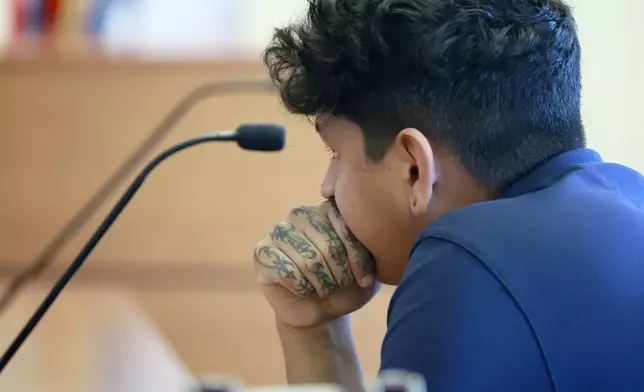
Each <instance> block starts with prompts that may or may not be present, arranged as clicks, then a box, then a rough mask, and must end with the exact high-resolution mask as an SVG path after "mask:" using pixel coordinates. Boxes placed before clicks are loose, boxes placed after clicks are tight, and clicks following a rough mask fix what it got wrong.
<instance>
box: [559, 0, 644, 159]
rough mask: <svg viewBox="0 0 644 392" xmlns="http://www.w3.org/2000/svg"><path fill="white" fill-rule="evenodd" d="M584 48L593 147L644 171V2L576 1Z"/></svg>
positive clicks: (587, 119) (587, 114)
mask: <svg viewBox="0 0 644 392" xmlns="http://www.w3.org/2000/svg"><path fill="white" fill-rule="evenodd" d="M571 4H572V5H573V7H575V15H576V18H577V24H578V25H579V32H580V36H581V42H582V48H583V80H584V90H583V96H582V97H583V116H584V122H585V125H586V130H587V133H588V141H589V144H590V146H591V147H593V148H595V149H597V150H598V151H599V152H600V153H602V155H603V156H604V158H605V159H606V160H610V161H617V162H620V163H624V164H626V165H629V166H631V167H633V168H635V169H637V170H639V171H641V172H644V126H643V125H642V120H641V117H642V114H643V113H644V107H642V106H643V104H644V99H643V98H642V94H643V92H644V76H643V74H644V43H643V42H642V41H644V19H642V15H643V14H644V2H642V1H641V0H611V1H602V0H573V1H571Z"/></svg>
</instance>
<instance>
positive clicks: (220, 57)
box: [0, 0, 644, 390]
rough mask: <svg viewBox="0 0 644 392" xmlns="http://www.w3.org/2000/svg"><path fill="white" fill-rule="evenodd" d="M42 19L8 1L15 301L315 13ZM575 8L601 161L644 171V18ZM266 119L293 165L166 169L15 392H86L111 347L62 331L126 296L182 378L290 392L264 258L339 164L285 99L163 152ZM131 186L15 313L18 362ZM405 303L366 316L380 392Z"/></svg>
mask: <svg viewBox="0 0 644 392" xmlns="http://www.w3.org/2000/svg"><path fill="white" fill-rule="evenodd" d="M31 3H34V4H36V3H37V2H33V1H31V0H29V1H23V0H18V1H17V2H12V1H11V0H3V1H2V3H1V4H2V6H1V7H0V46H1V47H2V53H3V56H2V58H1V59H0V86H1V88H0V181H1V182H0V281H3V282H4V284H5V285H6V284H7V282H8V281H9V279H11V277H13V276H15V275H16V274H17V273H19V272H20V271H21V270H22V269H23V268H24V267H25V266H26V264H27V263H29V262H30V261H31V260H32V259H33V258H34V257H35V255H36V254H37V253H38V252H39V251H40V250H41V249H42V247H43V246H44V245H45V244H46V243H47V241H48V240H50V239H51V238H52V236H53V235H54V233H56V231H57V230H58V229H59V228H60V227H61V226H62V225H63V224H64V223H65V222H66V220H67V219H68V218H69V217H70V216H71V215H72V214H73V213H74V212H75V211H76V210H77V209H78V208H79V207H80V205H81V204H82V203H83V202H85V201H86V199H87V198H88V197H89V196H90V195H91V194H92V192H93V191H95V190H96V189H97V188H98V187H99V185H100V184H102V182H103V181H104V180H105V178H106V176H107V175H109V174H110V173H111V172H112V170H113V169H114V168H115V167H116V166H117V165H118V164H119V163H120V162H121V161H122V160H123V159H124V158H125V157H126V156H127V155H128V154H129V153H130V152H132V151H133V150H134V149H135V148H136V146H137V145H138V144H139V143H140V142H141V141H142V140H143V139H144V138H145V137H146V136H147V135H148V133H149V132H150V131H151V129H152V128H153V127H154V126H155V125H156V124H158V123H159V122H160V120H161V119H162V118H163V117H164V115H165V114H166V113H167V112H168V111H169V110H170V109H171V108H172V107H173V105H174V104H176V103H177V102H178V101H179V100H180V99H181V98H182V97H184V96H185V95H186V94H187V93H188V92H189V91H191V90H192V89H194V88H195V87H197V86H199V85H200V84H202V83H205V82H209V81H214V80H232V79H243V78H253V79H262V78H265V77H266V73H265V70H264V69H263V67H262V65H261V64H260V61H259V57H260V54H261V51H262V49H263V47H264V46H265V45H266V43H267V42H268V40H269V39H270V33H271V30H272V28H273V27H274V26H275V25H279V24H283V23H285V22H287V21H288V20H290V19H292V18H293V17H295V16H296V15H298V14H301V13H302V11H303V10H304V7H305V5H306V1H305V0H279V1H277V0H276V1H265V0H243V1H242V0H236V1H234V2H233V1H224V0H212V1H210V0H201V1H199V0H183V1H182V2H177V1H173V0H140V1H135V0H113V1H98V0H97V1H96V2H89V1H80V0H78V1H76V0H75V1H69V2H65V1H60V2H51V4H49V3H48V2H46V1H45V2H41V3H42V4H45V3H47V4H49V7H50V8H48V9H45V10H44V11H43V10H42V9H41V10H40V13H36V14H35V15H40V17H41V19H37V18H36V19H34V18H35V17H34V14H30V13H29V12H32V13H33V12H34V11H33V9H32V10H31V11H29V9H30V8H29V6H30V4H31ZM54 3H56V4H54ZM571 3H572V5H573V6H574V7H575V9H576V15H577V20H578V24H579V30H580V34H581V39H582V45H583V56H584V64H583V67H584V95H583V115H584V121H585V124H586V128H587V132H588V137H589V142H590V145H591V147H593V148H596V149H598V150H599V151H600V152H601V153H602V154H603V155H604V157H605V158H606V159H607V160H610V161H617V162H620V163H624V164H627V165H630V166H632V167H634V168H636V169H638V170H641V171H644V157H643V156H644V155H643V154H642V152H641V149H642V147H641V146H643V145H644V136H643V132H642V131H644V129H643V127H642V125H641V121H640V106H641V104H642V103H643V102H644V101H643V100H642V98H641V91H642V90H643V89H644V77H643V76H642V69H644V68H643V67H642V64H643V62H644V50H643V49H642V45H641V40H642V39H643V38H644V27H642V26H643V25H644V24H643V23H642V21H641V20H640V19H641V15H642V14H644V5H643V3H641V2H640V1H637V0H615V1H613V2H609V3H607V2H600V1H594V0H590V1H588V0H586V1H582V0H575V1H572V2H571ZM42 4H41V6H43V5H42ZM52 4H54V5H52ZM16 6H19V7H18V10H19V12H16V9H17V8H16ZM31 6H33V4H31ZM45 8H46V7H45ZM45 11H46V12H45ZM42 15H49V17H43V16H42ZM257 121H266V122H278V123H281V124H284V125H285V126H286V127H287V129H288V141H287V149H286V150H285V151H284V152H282V153H279V154H257V153H248V152H244V151H240V150H238V149H237V148H236V147H235V146H232V145H209V146H204V147H201V148H197V149H194V150H191V151H189V152H186V153H183V154H180V155H177V156H176V157H174V158H173V159H171V160H170V161H168V162H166V163H165V164H163V165H162V166H161V167H160V168H159V169H158V170H157V171H156V172H155V173H154V174H153V175H152V176H151V178H150V179H149V180H148V182H147V183H146V185H145V186H144V187H143V188H142V190H141V191H140V193H139V194H138V196H137V197H136V198H135V199H134V201H133V202H132V203H131V204H130V206H129V207H128V209H127V210H126V212H125V213H124V214H123V215H122V217H121V218H120V219H119V221H118V222H117V224H116V225H115V226H114V227H113V228H112V230H111V231H110V232H109V234H108V235H107V236H106V238H105V239H104V240H103V242H102V243H101V244H100V246H99V247H98V248H97V249H96V251H95V252H94V254H93V255H92V257H91V258H90V260H89V262H88V264H87V265H86V266H85V267H84V269H83V271H82V272H81V273H80V274H79V276H78V277H77V279H76V280H75V281H74V284H73V285H72V287H71V290H69V292H67V293H66V294H64V295H63V297H64V298H66V301H68V302H67V303H65V304H61V305H60V306H58V305H57V306H54V308H53V309H52V311H51V313H52V314H51V315H50V316H49V317H48V318H46V319H45V320H44V321H43V323H42V325H41V326H40V327H39V329H37V331H36V335H38V336H39V337H37V338H35V339H34V341H33V342H30V343H29V344H28V345H27V346H26V348H25V353H22V354H20V355H19V357H17V360H16V362H15V363H14V364H12V366H13V370H12V372H13V373H12V374H13V375H14V377H13V378H12V379H11V380H12V381H11V382H12V383H18V382H19V381H18V380H21V379H27V378H30V377H31V378H34V377H35V378H36V379H42V381H43V382H48V385H49V386H50V387H56V385H60V386H61V387H60V388H61V390H63V389H64V388H66V389H65V390H82V387H81V384H80V383H79V381H77V380H76V381H75V378H74V377H72V376H70V377H69V378H67V379H65V382H63V381H62V378H60V377H58V378H53V380H57V381H51V380H52V378H51V377H53V376H51V375H50V374H49V373H48V372H45V371H44V370H43V369H46V368H50V367H52V366H53V367H56V366H61V367H64V366H63V364H62V362H65V361H66V362H65V363H74V361H77V362H79V361H80V362H86V361H87V359H86V358H88V357H87V354H82V355H81V354H79V353H85V352H87V351H91V352H94V351H95V350H97V349H96V348H95V346H96V344H97V339H99V338H98V337H96V338H91V337H90V338H88V337H87V336H94V335H87V334H85V335H83V336H85V338H80V337H78V336H76V335H74V334H69V333H68V334H64V333H62V332H61V331H65V330H69V329H70V328H74V327H75V326H76V328H80V327H78V325H84V326H85V327H83V328H87V329H88V330H91V329H92V328H97V327H96V323H92V322H91V321H92V320H94V319H95V317H96V316H95V315H94V313H93V312H96V311H97V309H99V310H100V308H101V307H102V306H106V309H107V308H109V309H113V308H114V306H116V305H112V302H109V301H112V300H111V298H114V297H118V298H120V299H119V301H120V302H118V301H117V302H118V303H119V304H122V303H127V304H128V305H127V306H126V308H127V309H128V310H127V312H126V311H125V310H124V311H122V312H121V311H119V310H118V309H120V308H118V307H117V308H116V310H114V314H115V315H122V314H125V313H127V314H130V313H136V314H138V315H139V316H140V317H145V318H146V320H148V321H147V324H146V325H147V327H146V328H148V330H149V333H150V335H149V336H154V339H158V340H159V341H162V342H163V343H162V344H163V345H167V347H169V350H171V351H173V352H174V353H175V355H176V358H178V359H177V363H178V364H179V365H177V366H180V367H183V368H185V369H186V370H187V371H188V372H194V373H197V374H207V373H221V374H227V375H231V376H235V377H241V378H243V379H244V380H245V381H246V382H247V383H248V384H253V385H255V384H272V383H282V382H283V381H284V375H283V367H282V364H281V356H280V355H281V354H280V350H279V345H278V342H277V340H276V336H275V332H274V327H273V319H272V314H271V312H270V309H269V307H268V305H266V304H265V303H264V301H263V298H262V296H261V293H260V292H259V291H258V289H257V288H256V287H255V285H254V278H253V272H252V260H251V252H252V247H253V245H254V243H255V242H256V241H258V240H259V239H261V238H262V237H263V236H264V235H265V234H266V233H267V232H268V231H269V230H270V229H271V227H272V226H273V224H275V223H276V222H278V221H280V220H281V219H283V218H284V217H285V216H286V214H287V213H288V211H289V209H290V208H291V207H294V206H297V205H300V204H315V203H318V202H320V196H319V194H318V190H319V183H320V181H321V178H322V175H323V173H324V170H325V165H326V163H327V159H328V156H327V155H326V152H325V151H324V149H323V148H321V143H320V142H319V141H318V140H317V137H316V135H315V132H314V131H313V130H312V129H311V126H310V124H308V122H307V121H306V120H304V119H300V118H295V117H292V116H290V115H288V114H287V113H285V111H284V110H283V109H282V108H281V107H280V105H279V101H278V99H277V97H276V96H275V95H272V94H263V95H262V94H237V95H234V96H219V97H213V98H210V99H207V100H205V101H204V102H202V103H200V104H199V105H198V106H197V107H195V108H194V110H192V111H191V112H190V113H189V115H188V116H186V118H185V119H184V120H183V121H182V122H181V124H180V125H179V127H177V129H176V130H175V131H174V132H173V133H172V134H171V135H170V136H169V137H168V138H167V139H166V140H165V141H164V142H163V143H162V146H160V147H159V148H158V149H157V151H158V150H160V149H161V147H165V146H169V145H171V144H173V143H176V142H178V141H180V140H183V139H186V138H189V137H191V136H195V135H198V134H200V133H203V132H209V131H214V130H224V129H233V128H234V127H236V126H237V125H238V124H240V123H243V122H257ZM123 188H124V187H121V188H120V189H119V190H117V192H116V193H115V194H114V196H113V197H111V198H110V199H109V201H108V202H106V203H105V204H104V206H103V207H102V208H101V209H100V211H99V212H98V213H97V214H96V215H95V216H94V217H93V218H92V219H91V220H90V221H89V222H88V224H87V225H86V226H85V227H84V229H83V230H81V232H80V233H79V234H78V235H76V236H75V237H74V239H73V240H72V241H71V243H70V244H69V245H68V246H66V247H65V248H64V250H63V251H62V252H61V253H60V254H59V255H58V256H57V258H56V262H55V263H54V265H52V266H51V267H49V268H47V270H46V271H45V272H44V273H43V275H42V276H41V278H40V279H39V280H38V281H37V282H34V283H32V284H31V285H29V287H28V289H27V290H26V291H25V292H24V293H23V294H21V296H19V299H18V300H17V301H15V302H14V303H13V304H12V305H11V307H10V308H9V309H8V310H7V311H3V312H2V313H0V343H1V344H2V346H3V347H4V345H5V344H7V343H8V342H9V340H10V338H11V337H12V335H13V334H14V333H15V332H16V331H17V328H18V326H19V325H20V323H21V322H23V321H24V319H25V317H26V316H27V314H28V313H29V311H31V309H33V308H34V307H35V306H36V303H37V299H38V298H39V295H42V294H44V292H43V291H42V289H43V288H44V287H48V286H49V285H50V284H51V283H52V282H53V278H54V277H55V276H57V275H58V274H59V273H60V272H61V271H62V268H64V266H66V265H67V264H68V263H69V262H70V260H71V258H72V257H73V256H75V254H76V253H77V251H78V250H79V248H80V247H81V245H82V244H83V242H84V241H85V240H86V239H87V238H88V236H89V235H90V233H91V232H92V231H93V230H94V228H95V227H96V226H97V224H98V222H99V220H100V218H101V217H102V216H104V215H105V213H106V212H107V211H108V209H109V208H110V207H111V205H112V204H113V203H114V201H115V199H116V196H117V195H119V194H120V193H121V192H122V190H123ZM267 206H269V207H267ZM391 291H392V290H391V289H385V290H383V293H382V295H380V296H379V297H378V298H377V299H376V300H375V301H374V302H373V303H371V304H370V305H368V306H367V308H366V309H364V310H363V311H361V312H359V313H358V314H357V315H356V317H355V318H354V322H355V325H356V335H357V340H358V345H359V349H360V353H361V355H362V357H363V359H364V364H365V369H366V372H367V375H368V376H369V377H371V376H373V375H374V374H375V372H376V371H377V368H378V364H379V346H380V340H381V338H382V336H383V334H384V331H385V321H386V308H387V303H388V298H389V296H390V293H391ZM34 293H36V294H38V295H36V294H34ZM97 293H103V294H101V295H98V294H97ZM25 298H30V299H29V300H27V299H25ZM96 298H99V299H96ZM105 298H108V299H105ZM121 299H122V300H121ZM105 301H108V302H109V304H110V305H109V306H108V305H103V304H104V303H107V302H105ZM119 306H120V305H119ZM124 309H125V308H124ZM132 309H134V310H132ZM128 312H129V313H128ZM139 316H137V317H139ZM114 317H115V318H117V316H114ZM118 319H119V320H121V318H120V317H119V318H118ZM119 322H121V321H119ZM123 322H124V323H127V322H128V321H127V320H126V321H123ZM101 325H103V324H101ZM137 325H138V324H137ZM96 336H98V335H96ZM100 336H103V335H100ZM137 336H138V335H137ZM61 339H63V340H64V342H65V343H64V344H63V343H61ZM137 341H138V340H136V339H135V340H134V341H133V343H132V344H134V345H135V346H136V344H137V343H136V342H137ZM57 343H58V344H57ZM141 344H142V343H141ZM160 344H161V343H160ZM61 345H62V347H64V348H61ZM142 347H143V346H142ZM140 351H141V352H144V351H145V350H143V348H142V349H141V350H140ZM149 352H150V354H149V355H147V354H146V355H143V354H142V356H141V358H140V359H137V361H138V362H137V363H138V364H139V365H140V366H143V365H141V364H142V363H146V362H150V363H152V362H154V358H155V357H156V356H157V355H158V352H157V351H154V350H151V351H149ZM61 353H64V354H61ZM128 355H129V354H128ZM46 358H56V359H55V360H51V361H48V360H46ZM83 358H84V359H83ZM61 361H62V362H61ZM117 361H125V359H124V357H120V358H119V359H117ZM135 366H136V365H135ZM65 368H67V367H65ZM69 368H73V366H71V365H69ZM9 370H11V368H10V369H9ZM72 373H73V372H72ZM65 383H67V384H65ZM0 385H3V384H2V380H0ZM16 385H17V384H10V386H14V387H15V386H16ZM63 385H65V386H64V387H63ZM34 388H35V387H34ZM22 390H27V389H24V388H23V389H22Z"/></svg>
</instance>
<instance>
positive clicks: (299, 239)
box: [271, 222, 339, 297]
mask: <svg viewBox="0 0 644 392" xmlns="http://www.w3.org/2000/svg"><path fill="white" fill-rule="evenodd" d="M271 239H272V240H273V243H274V244H275V245H277V246H278V247H279V248H280V250H281V251H282V252H284V254H286V256H288V258H290V259H291V260H293V262H294V263H295V264H296V265H298V266H299V267H300V271H302V274H304V277H305V278H306V279H308V281H309V282H311V284H312V285H313V287H315V290H316V291H317V293H318V296H320V297H326V296H329V295H331V294H334V293H335V292H336V291H337V290H338V288H339V287H338V284H337V282H336V281H335V279H334V278H333V275H332V274H331V271H330V270H329V267H328V266H327V264H326V261H325V260H324V257H323V256H322V254H321V253H320V251H319V250H318V249H317V248H316V247H315V245H313V244H312V243H311V241H309V240H308V239H307V238H306V237H305V236H304V235H303V234H302V233H299V232H297V230H296V229H295V225H293V224H292V223H289V222H283V223H280V224H278V225H277V226H276V227H275V230H273V232H272V233H271Z"/></svg>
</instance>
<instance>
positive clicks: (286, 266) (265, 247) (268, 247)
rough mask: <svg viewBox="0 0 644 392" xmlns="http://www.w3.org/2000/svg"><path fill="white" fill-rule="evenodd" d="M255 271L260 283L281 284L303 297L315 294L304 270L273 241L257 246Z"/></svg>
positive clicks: (263, 242) (265, 241) (266, 241)
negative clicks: (303, 272)
mask: <svg viewBox="0 0 644 392" xmlns="http://www.w3.org/2000/svg"><path fill="white" fill-rule="evenodd" d="M255 272H256V273H257V280H258V281H259V283H260V284H265V285H268V284H279V285H281V286H283V287H285V288H286V289H288V290H289V291H291V292H292V293H293V294H296V295H298V296H301V297H309V296H312V295H314V294H315V288H314V287H313V286H312V285H311V283H310V282H309V281H308V280H307V279H306V278H305V277H304V275H303V274H302V271H300V269H299V268H298V267H297V265H296V264H295V263H294V262H293V261H292V260H291V259H289V258H288V257H287V256H286V255H285V254H284V252H282V251H281V250H279V249H278V248H276V247H275V246H274V244H273V242H272V241H269V240H264V241H262V242H260V243H259V244H257V246H256V247H255Z"/></svg>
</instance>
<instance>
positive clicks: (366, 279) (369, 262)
mask: <svg viewBox="0 0 644 392" xmlns="http://www.w3.org/2000/svg"><path fill="white" fill-rule="evenodd" d="M327 215H328V217H329V221H330V222H331V225H332V226H333V229H334V230H335V231H336V233H339V237H340V240H341V241H342V243H343V244H344V246H345V247H346V250H347V254H348V257H349V266H350V268H351V272H352V273H353V276H355V279H356V282H358V285H360V287H371V286H372V285H373V284H374V283H375V263H374V260H373V256H372V255H371V252H369V251H368V250H367V248H365V246H364V245H362V243H361V242H360V241H358V239H357V238H356V236H355V235H354V234H353V233H352V232H351V230H349V228H348V227H347V225H346V223H344V219H342V216H341V215H340V212H339V211H338V210H337V209H336V208H333V207H329V208H328V213H327Z"/></svg>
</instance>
